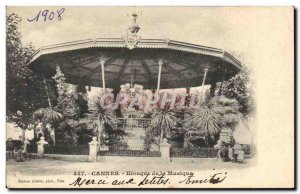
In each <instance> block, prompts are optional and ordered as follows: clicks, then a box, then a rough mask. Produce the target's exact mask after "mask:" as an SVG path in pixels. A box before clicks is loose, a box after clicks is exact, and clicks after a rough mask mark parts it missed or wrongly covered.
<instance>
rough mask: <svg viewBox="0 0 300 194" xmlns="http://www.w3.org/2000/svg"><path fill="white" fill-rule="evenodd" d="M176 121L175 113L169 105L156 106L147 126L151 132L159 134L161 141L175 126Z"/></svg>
mask: <svg viewBox="0 0 300 194" xmlns="http://www.w3.org/2000/svg"><path fill="white" fill-rule="evenodd" d="M176 121H177V118H176V113H175V112H174V110H172V109H170V108H169V106H165V107H160V106H156V108H155V109H154V111H153V113H152V118H151V123H150V126H149V128H150V130H152V132H151V133H152V134H160V142H162V141H163V138H164V137H165V136H166V135H167V133H170V131H171V129H172V128H175V127H176Z"/></svg>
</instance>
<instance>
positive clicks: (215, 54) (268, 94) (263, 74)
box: [6, 6, 295, 189]
mask: <svg viewBox="0 0 300 194" xmlns="http://www.w3.org/2000/svg"><path fill="white" fill-rule="evenodd" d="M294 67H295V66H294V8H293V7H97V6H90V7H80V6H77V7H76V6H73V7H72V6H49V7H39V6H36V7H22V6H8V7H7V8H6V105H7V107H6V108H7V115H6V185H7V187H8V188H10V189H15V188H19V189H25V188H33V189H35V188H44V189H47V188H66V189H87V188H89V189H90V188H95V189H97V188H98V189H101V188H111V189H120V188H122V189H127V188H135V189H138V188H143V189H150V188H151V189H152V188H156V189H157V188H158V189H166V188H172V189H174V188H198V189H201V188H211V189H216V188H286V189H290V188H294V187H295V183H294V180H295V172H294V171H295V163H294V160H295V158H294V157H295V155H294V146H295V137H294V134H295V131H294V130H295V128H294V123H295V120H294V79H295V74H294Z"/></svg>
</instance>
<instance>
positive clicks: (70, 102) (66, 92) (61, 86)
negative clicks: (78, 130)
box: [53, 67, 80, 119]
mask: <svg viewBox="0 0 300 194" xmlns="http://www.w3.org/2000/svg"><path fill="white" fill-rule="evenodd" d="M53 79H54V80H55V83H56V88H57V94H58V97H57V105H56V107H55V109H56V110H57V111H58V112H60V113H62V114H63V115H64V117H65V118H67V119H78V118H79V113H80V110H79V107H78V106H77V104H76V97H75V95H74V93H73V91H72V89H71V87H70V85H69V84H67V83H66V78H65V76H64V74H63V73H62V71H61V70H60V68H59V67H57V68H56V74H55V75H54V76H53Z"/></svg>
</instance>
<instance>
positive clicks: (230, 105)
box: [185, 96, 239, 142]
mask: <svg viewBox="0 0 300 194" xmlns="http://www.w3.org/2000/svg"><path fill="white" fill-rule="evenodd" d="M238 108H239V105H238V102H237V101H236V100H234V99H228V98H226V97H223V96H216V97H213V98H208V99H207V100H206V101H205V102H203V103H202V104H201V105H200V107H199V109H197V110H195V111H194V112H192V114H191V116H190V117H188V118H187V119H186V120H185V126H186V127H192V128H196V129H198V130H199V131H202V132H204V133H205V135H206V137H208V138H209V139H210V140H212V141H213V142H214V141H215V137H217V136H218V135H219V133H220V131H221V129H222V127H225V126H226V127H230V128H231V129H233V128H234V126H235V124H236V123H237V122H238V118H239V111H238Z"/></svg>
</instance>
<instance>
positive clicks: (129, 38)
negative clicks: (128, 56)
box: [122, 13, 141, 50]
mask: <svg viewBox="0 0 300 194" xmlns="http://www.w3.org/2000/svg"><path fill="white" fill-rule="evenodd" d="M132 17H133V23H132V25H131V26H130V27H129V28H128V30H127V33H126V35H125V36H122V39H123V40H124V41H125V46H126V47H127V48H129V49H130V50H131V49H134V48H135V47H136V45H137V44H138V42H139V41H140V40H141V37H140V36H138V35H137V33H138V32H139V30H140V29H141V28H140V26H139V25H138V24H137V23H136V19H137V17H138V15H137V14H136V13H133V14H132Z"/></svg>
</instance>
